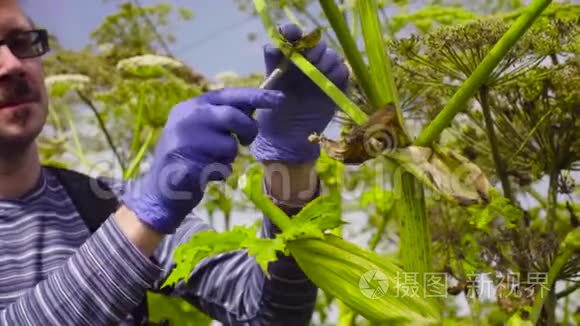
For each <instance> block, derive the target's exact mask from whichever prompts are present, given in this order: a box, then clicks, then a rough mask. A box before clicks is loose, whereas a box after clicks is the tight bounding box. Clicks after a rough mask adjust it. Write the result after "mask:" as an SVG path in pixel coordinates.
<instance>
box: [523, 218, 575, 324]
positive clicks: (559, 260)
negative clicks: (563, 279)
mask: <svg viewBox="0 0 580 326" xmlns="http://www.w3.org/2000/svg"><path fill="white" fill-rule="evenodd" d="M579 239H580V229H578V228H577V229H574V230H573V231H572V232H570V233H568V235H567V236H566V239H565V240H564V241H563V242H562V244H561V246H560V254H559V255H558V256H556V259H555V260H554V263H553V264H552V266H551V267H550V270H549V271H548V284H546V287H547V288H548V289H549V290H550V293H551V295H552V296H553V298H552V300H554V298H555V297H556V294H555V293H553V292H554V289H555V283H556V279H557V277H558V275H559V274H560V271H561V270H562V268H563V267H564V265H565V264H566V263H567V262H568V260H570V258H571V257H572V255H573V254H574V252H575V251H576V250H577V249H578V247H579V246H578V243H579V242H580V240H579ZM568 240H569V241H568ZM546 298H547V297H546V296H545V295H544V291H543V289H541V288H540V289H539V291H537V292H536V294H535V296H534V305H533V306H532V311H531V313H530V321H531V322H532V323H533V324H534V325H536V324H537V322H538V319H539V318H540V314H541V312H542V307H544V303H545V301H546Z"/></svg>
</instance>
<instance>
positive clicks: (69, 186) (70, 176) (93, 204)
mask: <svg viewBox="0 0 580 326" xmlns="http://www.w3.org/2000/svg"><path fill="white" fill-rule="evenodd" d="M45 168H46V169H47V170H49V171H50V172H51V173H52V174H53V175H54V176H56V178H57V179H58V181H59V182H60V184H61V185H62V186H63V187H64V188H65V190H66V192H67V193H68V195H69V197H70V199H71V200H72V202H73V204H74V205H75V207H76V209H77V211H78V212H79V215H80V216H81V218H82V219H83V220H84V222H85V224H86V225H87V227H88V229H89V230H90V231H91V233H93V232H95V231H97V229H98V228H99V227H100V226H101V225H102V224H103V223H104V222H105V221H106V220H107V218H108V217H109V216H110V215H111V214H112V213H113V212H115V211H116V210H117V208H118V207H119V202H118V200H117V197H116V196H115V194H114V193H113V191H112V190H111V188H110V187H109V186H108V185H107V184H106V183H105V182H104V181H102V180H99V179H95V178H92V177H90V176H88V175H86V174H83V173H79V172H76V171H73V170H69V169H65V168H61V167H52V166H45ZM132 315H133V317H134V318H135V320H136V323H135V324H136V325H146V321H147V316H148V311H147V295H145V298H144V299H143V301H142V302H141V303H140V304H139V306H137V308H136V309H135V310H134V311H133V313H132Z"/></svg>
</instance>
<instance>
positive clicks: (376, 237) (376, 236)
mask: <svg viewBox="0 0 580 326" xmlns="http://www.w3.org/2000/svg"><path fill="white" fill-rule="evenodd" d="M387 214H388V213H386V214H385V216H381V223H380V224H379V227H378V228H377V232H376V233H375V234H374V235H373V238H372V239H371V243H370V244H369V248H370V249H371V250H372V251H375V249H376V248H377V245H378V244H379V242H380V241H381V237H382V235H383V233H384V232H385V228H386V227H387V220H388V215H387Z"/></svg>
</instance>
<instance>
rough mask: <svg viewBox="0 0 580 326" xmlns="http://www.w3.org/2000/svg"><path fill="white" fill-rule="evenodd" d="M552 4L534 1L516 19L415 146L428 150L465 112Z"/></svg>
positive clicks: (545, 1) (549, 1)
mask: <svg viewBox="0 0 580 326" xmlns="http://www.w3.org/2000/svg"><path fill="white" fill-rule="evenodd" d="M551 2H552V1H551V0H533V1H532V3H530V5H529V6H528V7H527V8H526V9H525V10H524V11H523V12H522V14H521V15H520V16H519V17H518V18H517V19H516V21H515V22H514V23H513V25H511V26H510V28H509V29H508V31H507V32H506V33H505V34H504V35H503V36H502V37H501V38H500V39H499V41H498V42H497V43H496V44H495V45H494V47H493V48H492V49H491V50H490V51H489V53H488V54H487V55H486V56H485V58H484V59H483V61H482V62H481V63H480V64H479V65H478V66H477V68H476V69H475V71H474V72H473V73H472V74H471V75H470V76H469V78H467V80H466V81H465V82H464V83H463V85H462V86H461V87H460V88H459V90H458V91H457V92H455V94H454V95H453V97H452V98H451V99H450V100H449V102H447V105H445V107H444V108H443V110H442V111H441V112H440V113H439V114H438V115H437V116H436V117H435V119H433V121H431V122H430V123H429V124H428V125H427V127H425V128H424V129H423V130H422V132H421V133H420V135H419V136H418V137H417V139H416V141H415V144H416V145H418V146H428V145H430V144H431V143H432V142H434V141H435V140H436V139H437V138H439V135H440V134H441V132H442V131H443V130H444V129H445V128H447V126H449V124H450V123H451V121H452V120H453V119H454V118H455V116H456V115H457V114H458V113H459V112H461V111H462V110H464V109H465V108H466V104H467V101H468V100H469V99H470V98H471V97H472V96H473V95H474V94H475V93H476V92H477V91H478V90H479V88H480V87H481V85H483V84H484V83H485V81H486V80H487V78H488V77H489V75H490V74H491V73H492V72H493V70H494V69H495V67H496V66H497V65H498V64H499V62H500V61H501V60H502V59H503V58H504V57H505V55H506V54H507V53H508V52H509V50H510V49H511V48H512V46H513V45H514V44H515V43H516V42H517V41H518V40H519V39H520V37H521V36H522V35H523V34H524V33H525V32H526V30H528V28H529V27H530V26H531V25H532V24H533V22H534V21H535V20H536V18H538V16H539V15H540V14H541V13H542V11H544V9H546V7H547V6H548V5H549V4H550V3H551Z"/></svg>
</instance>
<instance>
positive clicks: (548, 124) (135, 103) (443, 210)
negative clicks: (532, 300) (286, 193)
mask: <svg viewBox="0 0 580 326" xmlns="http://www.w3.org/2000/svg"><path fill="white" fill-rule="evenodd" d="M269 3H271V4H269V5H270V6H274V7H275V10H274V13H275V17H276V19H277V20H290V21H294V22H296V23H298V24H300V25H301V26H303V27H304V28H305V29H312V28H315V27H322V28H324V32H325V37H326V38H327V39H328V40H329V42H331V44H334V45H335V46H337V48H338V41H337V39H336V35H334V34H333V33H332V29H330V28H329V26H328V25H329V24H328V22H327V21H326V20H325V17H324V15H323V13H322V11H321V9H320V8H319V6H318V4H317V2H315V1H271V2H269ZM353 3H354V2H353V1H341V2H340V4H341V8H342V9H343V12H344V15H345V18H346V19H347V21H348V22H349V23H351V24H352V26H353V28H354V27H355V26H356V21H355V19H356V16H355V15H353V14H352V11H353ZM379 3H380V17H381V18H382V19H381V28H382V29H383V31H384V35H385V38H386V39H388V40H389V43H388V44H389V46H388V51H389V53H390V54H391V59H392V62H393V63H394V67H393V73H394V76H395V82H396V84H397V88H398V91H399V95H400V100H401V106H402V108H403V109H404V110H403V112H404V115H405V118H406V119H407V121H411V124H410V125H411V126H422V125H424V124H425V123H426V122H427V121H430V120H431V119H432V118H433V117H434V116H435V115H436V114H437V113H439V112H440V110H441V109H442V108H443V106H444V105H445V103H446V102H447V101H448V100H449V98H450V97H451V96H452V95H453V93H454V92H455V91H456V90H457V88H458V86H459V85H461V83H462V82H463V81H465V79H466V78H467V77H468V76H469V75H470V74H471V73H472V72H473V70H474V69H475V67H476V66H477V64H479V63H480V62H481V60H482V59H483V57H484V56H485V54H486V53H487V51H489V49H490V48H491V47H492V46H493V44H495V42H496V41H497V40H498V39H499V37H501V35H503V33H504V32H505V31H506V30H507V28H508V27H509V24H510V23H511V22H513V19H515V17H517V15H518V13H519V11H518V10H520V9H521V8H522V5H523V4H522V3H521V2H520V1H517V0H512V1H505V0H497V1H495V0H490V1H485V2H480V1H472V2H469V3H464V4H465V6H464V7H463V6H459V4H457V3H455V2H452V1H431V2H426V1H394V2H386V1H379ZM232 5H236V6H238V8H239V9H240V10H243V11H247V12H249V13H251V14H255V12H254V9H253V5H252V3H251V1H249V0H234V1H233V2H232ZM578 17H580V8H579V6H578V5H573V4H567V3H561V4H554V5H552V6H550V7H549V8H548V9H547V10H546V11H545V12H544V14H543V16H542V17H541V18H540V19H539V20H538V21H536V23H534V25H533V26H532V28H531V30H530V31H529V32H528V33H526V34H525V36H524V37H523V38H522V39H521V40H520V41H519V42H518V43H517V45H516V47H514V48H513V49H512V50H511V51H510V53H509V54H508V56H507V57H506V59H504V60H503V61H502V63H501V64H500V65H499V66H498V67H497V68H496V70H495V71H494V73H493V74H492V76H491V77H490V78H489V79H488V80H487V81H486V82H485V85H484V87H482V88H481V90H480V91H479V92H478V94H477V96H475V97H474V98H473V99H472V101H470V103H469V107H468V108H467V110H464V113H462V114H460V115H459V116H458V117H457V118H456V119H455V121H454V123H453V125H452V126H451V127H450V128H448V129H446V131H445V133H444V135H443V137H442V139H441V141H440V143H441V145H448V146H451V147H453V148H455V149H457V150H459V151H460V152H461V153H462V154H463V155H465V156H466V157H468V158H469V159H471V160H473V161H474V162H475V163H477V165H478V166H480V167H481V168H482V169H483V170H484V172H485V174H486V175H487V177H488V178H489V179H490V181H491V182H492V184H493V185H494V186H496V187H497V192H496V193H495V195H494V196H493V199H492V203H491V205H489V206H487V207H485V208H471V209H466V208H462V207H460V206H457V205H452V204H448V203H446V202H444V201H441V200H440V198H439V197H438V196H436V195H435V194H432V193H429V194H428V195H427V206H428V207H427V209H428V211H429V216H430V223H431V229H432V230H433V232H432V239H431V240H432V242H433V250H434V252H433V262H434V265H435V269H436V271H437V272H442V273H446V275H448V281H449V284H448V286H449V288H448V294H449V296H448V297H447V298H446V299H445V303H446V306H445V309H446V311H445V313H446V316H447V319H446V322H447V323H448V324H460V323H461V324H463V323H471V324H474V325H502V324H503V323H504V322H505V321H506V318H507V316H509V315H510V314H511V313H513V312H514V311H515V310H517V309H518V308H520V307H522V306H523V305H525V304H528V303H529V302H524V301H525V300H523V299H522V298H521V296H517V295H515V294H514V292H513V291H514V289H513V288H510V286H512V284H508V283H507V278H506V276H508V275H511V274H512V273H518V275H520V277H521V278H522V280H523V279H524V277H526V276H528V275H529V274H530V273H535V272H547V271H548V270H549V269H550V267H551V266H552V265H553V264H554V259H555V256H556V252H557V250H558V248H559V246H560V243H561V242H562V239H563V238H564V237H565V236H566V234H568V232H570V230H572V229H574V228H578V227H579V225H580V222H579V221H578V216H579V215H578V214H579V211H580V205H579V204H578V203H579V200H578V199H579V196H580V188H579V187H578V183H577V180H578V169H579V168H580V163H579V157H580V122H579V121H580V119H578V118H579V117H580V91H579V90H580V56H579V54H578V53H580V32H579V27H578V26H579V25H580V20H579V18H578ZM174 19H185V20H192V19H193V20H194V18H193V14H192V12H191V11H189V10H187V9H186V8H174V7H173V6H172V5H170V4H167V3H160V4H157V5H154V6H148V7H141V6H137V5H135V4H134V2H123V1H119V5H118V11H117V12H116V13H114V14H112V15H110V16H108V17H106V18H105V20H104V21H103V22H102V24H101V25H100V26H98V27H97V28H96V29H95V30H94V31H93V33H91V35H90V38H89V40H88V42H87V45H86V47H85V48H84V49H82V50H80V51H71V50H68V49H64V48H62V47H60V46H59V44H58V40H57V38H55V37H53V38H52V41H53V42H52V47H53V49H54V50H53V52H52V54H51V55H50V56H49V57H48V58H47V60H46V69H47V75H48V77H47V85H49V89H50V92H51V93H50V94H51V110H50V117H49V124H48V126H47V128H46V130H45V132H44V133H43V135H42V137H41V139H40V141H39V145H40V150H41V155H42V159H43V161H44V162H45V163H49V164H60V165H66V166H69V167H74V168H76V169H79V170H82V171H85V172H89V173H91V174H95V175H108V176H113V177H117V178H131V177H134V176H135V175H137V174H139V173H141V172H142V171H144V169H146V168H147V162H148V158H149V155H150V153H151V149H152V147H153V145H154V144H155V142H156V138H157V137H158V135H159V132H160V129H161V128H162V127H163V124H164V122H165V119H166V118H167V115H168V113H169V110H170V109H171V107H172V106H173V105H175V104H176V103H178V102H180V101H183V100H186V99H188V98H190V97H192V96H196V95H199V94H202V93H203V92H205V91H207V90H210V89H213V88H217V87H224V86H257V85H258V84H259V83H260V81H261V80H262V79H263V76H262V75H261V74H260V73H256V74H252V75H249V76H222V77H221V78H219V79H216V78H214V77H213V76H202V75H200V74H198V73H196V72H195V67H188V66H187V65H185V64H183V63H182V62H180V61H179V60H177V59H175V58H171V57H170V56H168V51H167V45H168V44H171V43H172V42H173V41H174V36H173V35H172V34H171V24H170V22H171V21H172V20H174ZM354 34H355V36H357V35H358V37H360V31H357V30H356V28H354ZM250 39H251V38H250ZM358 87H359V85H357V84H356V83H354V84H353V85H352V89H350V90H349V95H350V96H351V97H352V98H353V99H354V100H355V101H356V102H357V103H359V104H361V105H362V106H363V107H364V105H365V104H368V103H367V102H368V99H366V98H365V97H364V96H362V95H361V92H360V88H358ZM344 119H345V118H344V117H342V116H340V115H339V117H337V121H341V122H343V123H344V126H343V127H344V128H348V126H349V121H344ZM490 125H491V126H493V130H494V134H495V137H493V139H492V138H490V137H489V135H490V129H489V126H490ZM334 127H335V128H338V127H336V125H335V126H334ZM415 130H417V131H418V130H419V128H411V130H410V132H411V134H412V135H413V136H415V135H416V134H415ZM494 151H496V154H493V152H494ZM241 153H242V155H240V157H239V158H238V159H237V161H236V166H235V169H234V173H233V175H232V177H231V178H230V179H229V180H228V182H227V183H226V184H222V185H220V184H213V185H211V186H210V188H209V189H208V192H207V195H206V197H205V199H204V201H203V204H202V206H200V207H198V209H197V211H198V212H199V213H200V214H201V215H202V216H203V217H205V218H207V220H208V222H209V223H211V224H212V225H214V226H215V227H216V228H218V229H221V230H225V229H230V227H231V226H232V225H235V224H243V223H251V222H252V221H253V220H255V219H258V218H259V217H260V214H259V212H257V211H256V210H255V209H254V208H253V207H251V205H250V204H248V203H247V201H244V200H240V198H241V197H240V194H239V193H240V191H239V190H238V189H237V184H238V183H237V179H238V177H239V176H240V174H241V173H242V172H243V170H244V169H245V168H246V167H247V166H248V165H249V164H250V163H252V159H251V157H250V156H249V155H248V153H247V149H245V148H241ZM494 157H495V159H494ZM498 157H499V158H500V161H499V162H498V160H497V158H498ZM318 167H319V171H320V174H321V177H322V179H323V183H324V186H325V191H327V192H329V193H334V194H335V195H336V196H340V198H341V199H342V203H341V208H340V209H341V210H342V214H343V218H344V219H346V220H348V221H349V222H351V223H350V224H347V225H345V226H343V227H342V228H341V232H342V235H343V237H345V238H347V239H351V240H353V241H354V242H357V243H359V244H361V245H363V246H365V247H368V248H371V249H373V250H375V251H377V252H378V253H380V254H387V253H392V252H395V251H396V250H397V242H398V240H399V233H398V229H397V227H398V224H397V216H396V214H395V213H394V211H393V210H392V200H391V199H392V198H393V196H394V194H393V193H392V191H391V190H392V184H391V182H390V179H389V178H387V177H385V175H386V174H387V173H386V172H385V171H388V169H389V167H388V162H386V161H384V160H381V159H376V160H373V161H369V162H367V163H365V164H363V165H361V166H357V167H350V166H344V165H342V164H340V163H337V162H334V161H332V160H330V159H329V158H328V157H326V156H323V157H322V158H321V159H320V161H319V165H318ZM500 190H501V191H500ZM481 273H488V274H487V276H488V277H489V278H490V279H491V281H492V282H493V285H494V289H496V290H497V291H494V293H492V294H484V293H481V291H479V292H478V291H474V289H473V287H470V286H469V285H472V284H474V283H476V282H477V281H478V280H480V279H479V278H476V276H477V275H479V276H481ZM579 273H580V255H579V254H578V251H576V252H575V254H574V255H572V256H571V258H570V259H569V260H568V261H566V262H565V265H564V266H563V267H562V268H561V270H560V271H559V273H558V282H557V284H556V287H555V288H554V289H553V290H554V291H552V292H551V294H550V296H549V298H548V301H547V303H546V306H545V310H544V313H543V314H542V319H541V321H540V322H541V323H542V324H553V323H554V322H555V321H556V320H557V321H559V322H562V324H564V325H565V324H573V323H574V322H575V323H576V324H578V323H580V301H579V298H578V292H579V291H577V289H578V288H579V287H580V280H579V277H578V276H579ZM152 302H153V304H154V306H155V307H153V308H152V311H153V316H154V318H158V319H161V318H169V319H171V320H172V321H175V322H177V323H178V324H179V325H189V324H191V325H202V324H209V323H210V321H209V319H208V318H207V317H204V316H203V315H202V314H200V313H199V312H197V311H196V310H195V309H194V308H193V307H191V306H190V305H188V304H187V303H184V302H182V301H180V300H178V299H171V300H168V299H166V298H161V297H158V296H156V295H153V294H152ZM343 308H344V307H340V304H339V303H338V302H337V301H336V300H334V299H333V298H332V297H330V296H329V295H327V294H325V293H323V292H321V294H320V296H319V302H318V305H317V310H316V314H315V318H314V320H313V324H315V325H333V324H337V323H341V324H342V323H344V320H349V322H353V323H355V322H356V324H357V325H365V324H368V322H367V321H365V320H364V319H363V318H361V317H356V318H355V317H353V316H352V315H351V318H350V319H348V318H344V317H345V314H348V313H349V312H348V309H343ZM337 311H338V312H337Z"/></svg>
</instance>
